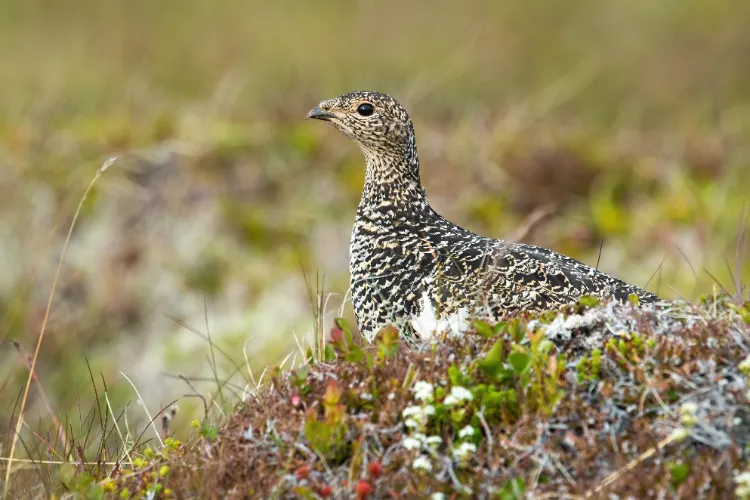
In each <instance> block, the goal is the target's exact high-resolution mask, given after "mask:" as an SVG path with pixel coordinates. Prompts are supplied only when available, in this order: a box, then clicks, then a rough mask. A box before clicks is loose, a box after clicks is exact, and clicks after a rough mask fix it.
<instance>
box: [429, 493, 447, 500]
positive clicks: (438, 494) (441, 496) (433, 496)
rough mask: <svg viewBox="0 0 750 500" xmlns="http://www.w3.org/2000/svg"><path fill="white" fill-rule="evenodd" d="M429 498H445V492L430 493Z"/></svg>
mask: <svg viewBox="0 0 750 500" xmlns="http://www.w3.org/2000/svg"><path fill="white" fill-rule="evenodd" d="M430 500H445V494H444V493H440V492H437V493H433V494H432V495H430Z"/></svg>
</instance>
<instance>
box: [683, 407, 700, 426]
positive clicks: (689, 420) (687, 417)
mask: <svg viewBox="0 0 750 500" xmlns="http://www.w3.org/2000/svg"><path fill="white" fill-rule="evenodd" d="M697 412H698V405H697V404H695V403H693V402H690V401H688V402H687V403H683V404H682V405H681V406H680V422H682V425H684V426H685V427H692V426H694V425H695V424H697V423H698V419H697V418H696V416H695V414H696V413H697Z"/></svg>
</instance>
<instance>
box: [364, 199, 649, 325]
mask: <svg viewBox="0 0 750 500" xmlns="http://www.w3.org/2000/svg"><path fill="white" fill-rule="evenodd" d="M350 271H351V278H352V282H351V286H352V301H353V304H354V309H355V313H356V314H357V321H358V323H359V325H360V329H361V330H362V331H363V333H364V334H365V336H367V337H368V338H371V337H372V336H374V335H375V334H376V333H377V331H378V330H379V329H380V328H382V327H383V326H385V325H386V324H389V323H392V324H395V325H397V326H398V327H399V328H401V329H402V331H403V333H404V334H405V335H409V334H411V335H413V334H414V332H413V328H412V327H411V320H412V319H413V318H416V317H419V316H420V315H421V314H423V312H424V309H425V307H431V308H432V309H433V310H434V311H435V312H436V314H437V315H438V316H448V315H451V314H456V313H458V312H459V311H464V314H469V315H480V316H490V317H492V318H495V319H496V318H499V317H502V316H505V315H507V314H512V313H516V312H520V311H531V312H537V311H546V310H551V309H556V308H559V307H561V306H564V305H567V304H572V303H575V302H577V301H578V299H579V298H580V297H582V296H584V295H593V296H595V297H598V298H600V299H602V300H608V299H616V300H619V301H626V300H627V299H628V297H629V296H630V295H631V294H635V295H636V296H637V297H638V299H639V301H640V302H643V303H649V302H655V301H657V300H658V297H657V296H655V295H653V294H651V293H649V292H647V291H645V290H643V289H641V288H639V287H636V286H634V285H630V284H628V283H625V282H623V281H621V280H619V279H617V278H615V277H612V276H610V275H607V274H605V273H602V272H600V271H597V270H596V269H594V268H592V267H590V266H587V265H586V264H583V263H582V262H579V261H577V260H575V259H572V258H570V257H566V256H564V255H562V254H559V253H556V252H554V251H552V250H548V249H545V248H540V247H536V246H532V245H525V244H520V243H513V242H506V241H503V240H495V239H490V238H486V237H483V236H480V235H477V234H475V233H472V232H471V231H468V230H466V229H464V228H462V227H460V226H457V225H455V224H453V223H451V222H449V221H448V220H446V219H445V218H443V217H441V216H440V215H439V214H437V213H436V212H435V211H434V210H432V208H430V207H429V205H427V204H423V205H422V204H410V205H409V204H404V205H400V206H399V205H398V204H393V203H389V202H386V205H385V206H383V205H382V204H370V203H369V202H368V201H367V200H365V199H363V201H362V203H361V204H360V208H359V210H358V212H357V219H356V221H355V225H354V228H353V231H352V241H351V255H350ZM426 301H429V304H427V302H426Z"/></svg>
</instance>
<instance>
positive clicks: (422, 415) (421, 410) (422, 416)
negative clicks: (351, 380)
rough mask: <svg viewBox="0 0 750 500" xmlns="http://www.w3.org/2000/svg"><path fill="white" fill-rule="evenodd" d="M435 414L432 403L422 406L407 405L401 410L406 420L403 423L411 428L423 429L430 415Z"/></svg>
mask: <svg viewBox="0 0 750 500" xmlns="http://www.w3.org/2000/svg"><path fill="white" fill-rule="evenodd" d="M434 414H435V407H434V406H432V405H424V406H407V407H406V408H404V411H402V412H401V416H403V417H404V418H405V419H406V421H405V424H406V426H407V427H409V428H411V429H418V430H423V429H424V428H425V426H426V425H427V422H428V420H429V419H430V415H434Z"/></svg>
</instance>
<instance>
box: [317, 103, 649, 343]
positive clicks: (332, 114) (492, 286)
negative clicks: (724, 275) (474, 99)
mask: <svg viewBox="0 0 750 500" xmlns="http://www.w3.org/2000/svg"><path fill="white" fill-rule="evenodd" d="M363 103H369V104H372V106H373V107H374V112H373V113H372V114H371V115H370V116H361V115H360V114H359V113H358V112H357V108H358V106H360V105H361V104H363ZM316 109H317V110H318V111H319V112H320V113H318V114H315V115H314V114H313V112H311V114H310V115H308V116H310V117H314V118H319V119H323V120H326V121H329V122H331V123H332V124H333V125H334V126H335V127H336V128H337V129H339V130H340V131H342V132H343V133H344V134H346V135H347V136H348V137H350V138H351V139H352V140H353V141H354V142H355V143H356V144H357V145H358V146H359V147H360V149H361V150H362V152H363V153H364V155H365V159H366V173H365V186H364V189H363V191H362V199H361V201H360V204H359V208H358V209H357V217H356V219H355V222H354V227H353V229H352V238H351V246H350V259H349V267H350V272H351V293H352V303H353V305H354V312H355V315H356V317H357V323H358V326H359V329H360V330H361V331H362V333H363V334H364V336H365V337H366V338H367V339H369V340H371V339H372V338H373V337H374V336H375V334H376V333H377V332H378V331H379V330H380V329H381V328H382V327H383V326H385V325H387V324H394V325H396V326H397V327H399V329H400V331H401V334H402V336H403V337H405V338H406V339H408V340H413V339H414V338H415V335H416V332H415V330H414V328H413V327H412V322H411V320H412V319H413V318H415V317H417V316H419V315H420V314H421V313H422V312H423V308H424V307H425V304H426V303H425V299H427V300H429V301H430V303H431V304H432V307H433V308H434V310H435V311H436V312H437V313H438V314H439V315H446V314H454V313H456V312H458V311H459V310H466V311H468V312H469V313H470V314H474V315H480V316H491V317H495V318H497V317H501V316H503V315H505V314H508V313H513V312H518V311H546V310H551V309H556V308H559V307H560V306H563V305H566V304H571V303H575V302H576V301H577V300H578V298H580V297H581V296H582V295H594V296H596V297H598V298H600V299H603V300H608V299H616V300H620V301H624V300H627V298H628V296H629V295H630V294H635V295H636V296H637V297H638V298H639V299H640V301H641V302H642V303H652V302H656V301H658V300H659V298H658V297H657V296H656V295H653V294H651V293H649V292H647V291H645V290H642V289H640V288H638V287H636V286H634V285H630V284H628V283H625V282H623V281H620V280H618V279H617V278H614V277H612V276H609V275H607V274H604V273H601V272H599V271H597V270H595V269H593V268H591V267H589V266H587V265H585V264H583V263H581V262H579V261H577V260H574V259H571V258H569V257H566V256H564V255H561V254H558V253H555V252H553V251H551V250H547V249H544V248H539V247H535V246H531V245H524V244H520V243H512V242H507V241H503V240H495V239H490V238H485V237H483V236H479V235H477V234H474V233H472V232H470V231H468V230H466V229H464V228H462V227H460V226H457V225H455V224H453V223H451V222H449V221H448V220H446V219H445V218H443V217H442V216H440V215H439V214H438V213H437V212H435V211H434V210H433V209H432V207H431V206H430V204H429V203H428V202H427V198H426V196H425V192H424V188H423V187H422V184H421V182H420V178H419V157H418V155H417V146H416V138H415V135H414V127H413V125H412V122H411V119H410V118H409V116H408V114H407V113H406V111H405V110H404V108H403V107H402V106H401V105H400V104H399V103H398V102H397V101H396V100H395V99H393V98H392V97H389V96H387V95H384V94H380V93H378V92H365V91H358V92H351V93H349V94H345V95H342V96H340V97H337V98H335V99H331V100H328V101H323V102H321V103H320V105H319V106H318V108H316ZM313 111H315V110H313Z"/></svg>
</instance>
